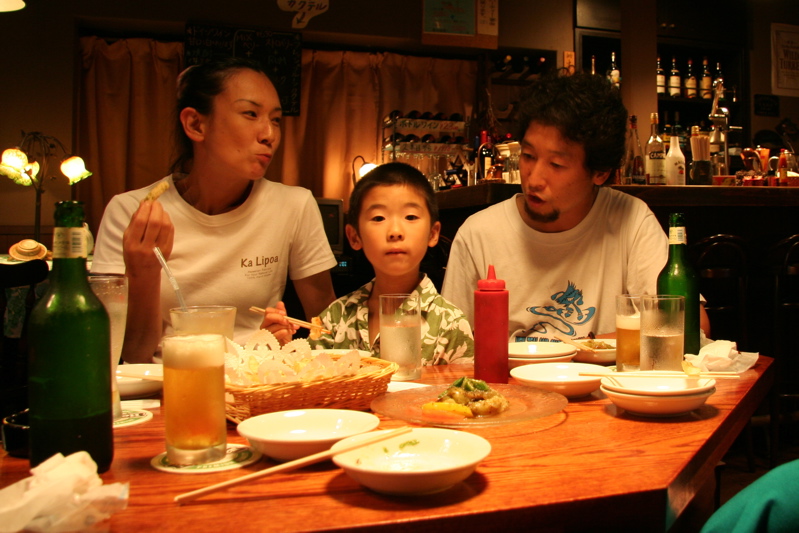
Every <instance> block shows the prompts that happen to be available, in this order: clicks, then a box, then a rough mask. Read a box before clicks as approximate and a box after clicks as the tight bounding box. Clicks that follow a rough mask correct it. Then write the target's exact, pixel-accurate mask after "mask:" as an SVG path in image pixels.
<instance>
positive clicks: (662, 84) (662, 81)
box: [657, 56, 666, 94]
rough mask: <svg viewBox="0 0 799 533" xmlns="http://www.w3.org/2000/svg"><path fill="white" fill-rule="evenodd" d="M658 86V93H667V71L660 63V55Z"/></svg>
mask: <svg viewBox="0 0 799 533" xmlns="http://www.w3.org/2000/svg"><path fill="white" fill-rule="evenodd" d="M657 87H658V94H666V71H665V70H664V69H663V67H662V66H661V65H660V56H658V66H657Z"/></svg>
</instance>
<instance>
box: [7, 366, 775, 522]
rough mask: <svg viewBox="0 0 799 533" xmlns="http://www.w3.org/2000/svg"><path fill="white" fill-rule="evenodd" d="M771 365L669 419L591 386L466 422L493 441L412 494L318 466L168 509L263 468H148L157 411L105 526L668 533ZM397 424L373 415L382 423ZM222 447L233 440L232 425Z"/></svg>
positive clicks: (121, 457)
mask: <svg viewBox="0 0 799 533" xmlns="http://www.w3.org/2000/svg"><path fill="white" fill-rule="evenodd" d="M772 362H773V360H772V359H771V358H768V357H762V356H761V357H760V359H759V361H758V363H757V365H756V366H755V367H754V368H752V369H750V370H748V371H747V372H745V373H744V374H743V376H742V379H740V380H719V381H718V384H717V392H716V393H715V394H714V395H713V396H711V397H710V398H709V400H708V402H707V404H706V405H705V406H703V407H702V408H701V409H699V410H697V411H694V412H692V413H690V414H688V415H684V416H680V417H677V418H662V419H654V418H644V417H638V416H632V415H628V414H626V413H625V412H624V411H623V410H620V409H616V407H615V406H614V405H613V404H612V403H610V401H609V400H608V399H607V398H605V397H604V395H603V394H602V393H601V392H599V391H597V392H595V393H594V394H593V395H592V396H589V397H586V398H585V399H581V400H572V401H570V402H569V404H568V406H567V407H566V408H565V409H564V411H563V412H561V413H559V414H556V415H552V416H550V417H546V418H543V419H539V420H535V421H529V422H519V423H514V424H508V425H504V426H496V427H489V428H484V429H474V430H471V431H472V432H473V433H475V434H478V435H482V436H483V437H485V438H487V439H488V440H489V441H490V442H491V445H492V448H493V449H492V452H491V454H490V455H489V456H488V457H487V458H486V459H485V460H484V461H483V462H482V463H481V464H480V465H479V466H478V468H477V471H476V472H475V473H474V474H473V475H472V476H470V477H469V478H468V479H467V480H466V481H464V482H462V483H460V484H458V485H456V486H455V487H453V488H451V489H449V490H447V491H445V492H442V493H439V494H435V495H429V496H424V497H390V496H383V495H380V494H376V493H373V492H370V491H368V490H366V489H364V488H362V487H361V486H360V485H358V484H357V483H355V482H354V481H352V480H351V479H350V478H349V477H347V475H346V474H344V472H343V471H342V470H340V469H338V468H336V467H335V466H334V465H333V464H332V463H330V462H328V463H323V464H317V465H313V466H309V467H306V468H304V469H301V470H297V471H294V472H289V473H286V474H279V475H276V476H273V477H267V478H264V479H262V480H259V481H257V482H254V483H251V484H246V485H240V486H237V487H233V488H231V489H229V490H228V491H226V492H219V493H215V494H211V495H208V496H206V497H205V498H203V499H200V500H197V501H195V502H192V503H190V504H187V505H183V506H179V505H177V504H175V503H174V502H173V498H174V497H175V496H176V495H178V494H181V493H184V492H188V491H191V490H194V489H197V488H200V487H204V486H206V485H209V484H212V483H217V482H220V481H223V480H227V479H232V478H235V477H238V476H240V475H243V474H245V473H248V472H250V471H256V470H260V469H262V468H265V467H266V466H267V465H271V464H272V463H271V462H270V461H268V460H262V461H260V462H258V463H255V464H253V465H251V466H249V467H246V468H244V469H241V470H233V471H227V472H220V473H212V474H201V475H182V474H168V473H162V472H159V471H156V470H154V469H153V468H152V467H151V466H150V464H149V463H150V459H151V458H152V457H154V456H156V455H158V454H159V453H161V452H162V451H163V450H164V426H163V419H162V417H161V416H160V413H159V412H158V410H156V412H155V417H154V418H153V419H152V420H151V421H149V422H146V423H144V424H141V425H138V426H131V427H127V428H119V429H117V430H115V439H116V440H115V444H116V452H115V458H114V462H113V465H112V467H111V470H110V471H109V472H107V473H105V474H103V475H102V478H103V480H104V481H105V482H106V483H110V482H115V481H129V482H130V501H129V505H128V508H127V509H126V510H124V511H122V512H119V513H117V514H115V515H113V516H112V517H111V519H110V521H106V522H104V523H103V524H105V525H109V524H110V530H111V531H124V532H127V531H131V532H144V531H180V532H181V533H186V532H189V531H191V532H194V531H213V532H217V533H218V532H224V531H226V530H235V531H236V532H237V533H238V532H245V531H300V530H330V529H348V530H349V529H356V528H364V529H385V530H407V529H409V528H410V527H413V528H414V529H413V531H433V530H435V531H442V530H444V531H451V530H454V529H455V528H464V530H468V531H474V530H478V529H480V528H486V530H488V531H499V530H505V529H509V528H521V527H524V528H525V529H526V530H547V531H581V530H593V531H602V530H607V531H611V530H612V531H621V530H636V531H664V530H667V529H669V528H672V526H674V525H675V523H676V524H677V527H675V529H677V528H679V526H680V524H681V523H682V522H683V521H685V520H691V517H690V516H688V515H690V513H689V512H688V511H686V509H687V508H689V505H690V504H691V503H692V501H693V500H696V499H697V498H699V496H700V495H701V494H704V493H705V492H706V490H707V489H708V488H710V489H711V493H712V487H713V483H714V469H715V468H716V465H717V464H718V462H719V460H720V459H721V458H722V456H723V455H724V453H725V452H726V451H727V450H728V449H729V447H730V445H731V444H732V442H733V440H734V439H735V437H736V436H737V435H738V433H739V432H740V431H741V429H742V428H743V427H744V426H745V425H746V424H747V423H748V421H749V418H750V417H751V415H752V413H753V412H754V411H755V409H756V408H757V406H758V405H759V404H760V403H761V401H762V400H763V399H764V398H765V397H766V395H767V394H768V392H769V390H770V389H771V386H772V383H773V381H774V373H775V372H774V368H773V367H772ZM471 371H472V368H471V367H470V366H468V367H467V366H454V365H453V366H450V367H447V366H439V367H434V368H430V367H426V368H425V372H424V374H423V379H422V381H424V382H426V383H430V384H439V383H448V382H450V381H452V380H453V379H454V378H455V377H458V376H460V375H463V374H464V373H466V374H468V375H471ZM511 381H512V380H511ZM402 424H403V423H402V422H399V421H396V420H388V419H384V420H382V423H381V428H393V427H397V426H400V425H402ZM229 442H235V443H243V442H245V441H244V440H243V439H242V438H241V437H239V436H238V434H237V433H236V431H235V429H233V428H232V426H231V431H230V433H229ZM27 469H28V463H27V461H26V460H22V459H15V458H12V457H8V456H4V457H0V471H1V473H0V487H4V486H6V485H8V484H10V483H12V482H14V481H17V480H19V479H21V478H23V477H25V476H26V475H27ZM703 491H704V492H703ZM680 515H683V516H682V517H681V518H680V520H679V521H677V520H678V517H680ZM704 518H706V517H702V518H701V520H703V519H704ZM697 520H699V519H697ZM698 523H700V524H701V521H700V522H698ZM694 526H695V523H694Z"/></svg>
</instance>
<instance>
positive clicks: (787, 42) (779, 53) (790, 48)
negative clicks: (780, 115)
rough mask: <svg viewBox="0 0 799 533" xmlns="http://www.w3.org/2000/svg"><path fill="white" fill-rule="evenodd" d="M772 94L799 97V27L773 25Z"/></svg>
mask: <svg viewBox="0 0 799 533" xmlns="http://www.w3.org/2000/svg"><path fill="white" fill-rule="evenodd" d="M771 92H772V93H774V94H777V95H780V96H799V26H791V25H788V24H772V25H771Z"/></svg>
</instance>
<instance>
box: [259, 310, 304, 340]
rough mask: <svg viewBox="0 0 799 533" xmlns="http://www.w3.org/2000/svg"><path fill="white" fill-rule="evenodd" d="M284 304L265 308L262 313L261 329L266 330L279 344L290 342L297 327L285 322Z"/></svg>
mask: <svg viewBox="0 0 799 533" xmlns="http://www.w3.org/2000/svg"><path fill="white" fill-rule="evenodd" d="M287 316H288V315H287V314H286V304H284V303H283V302H278V303H277V305H275V307H267V308H266V310H265V311H264V320H263V322H261V329H267V330H269V331H271V332H272V334H273V335H274V336H275V338H277V340H278V341H280V344H286V343H287V342H291V339H292V337H293V336H294V332H296V331H297V330H298V329H299V326H297V325H295V324H292V323H290V322H289V321H288V320H286V317H287Z"/></svg>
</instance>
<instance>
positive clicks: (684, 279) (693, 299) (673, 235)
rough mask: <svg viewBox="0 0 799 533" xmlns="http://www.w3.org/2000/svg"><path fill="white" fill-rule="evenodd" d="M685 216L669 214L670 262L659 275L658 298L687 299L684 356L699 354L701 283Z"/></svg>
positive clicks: (667, 262)
mask: <svg viewBox="0 0 799 533" xmlns="http://www.w3.org/2000/svg"><path fill="white" fill-rule="evenodd" d="M687 248H688V237H687V235H686V233H685V215H683V213H671V214H669V259H668V261H666V266H665V267H663V270H661V272H660V274H659V275H658V281H657V288H658V294H674V295H677V296H684V297H685V347H684V353H690V354H694V355H696V354H699V280H698V278H697V275H696V271H695V270H694V268H693V267H692V266H691V262H690V261H689V260H688V254H687Z"/></svg>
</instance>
